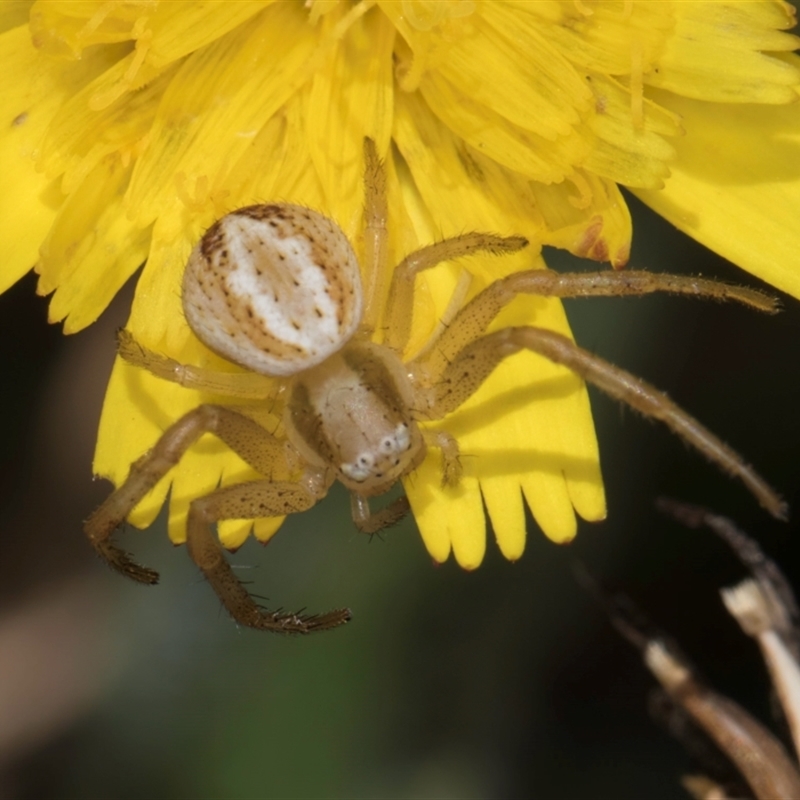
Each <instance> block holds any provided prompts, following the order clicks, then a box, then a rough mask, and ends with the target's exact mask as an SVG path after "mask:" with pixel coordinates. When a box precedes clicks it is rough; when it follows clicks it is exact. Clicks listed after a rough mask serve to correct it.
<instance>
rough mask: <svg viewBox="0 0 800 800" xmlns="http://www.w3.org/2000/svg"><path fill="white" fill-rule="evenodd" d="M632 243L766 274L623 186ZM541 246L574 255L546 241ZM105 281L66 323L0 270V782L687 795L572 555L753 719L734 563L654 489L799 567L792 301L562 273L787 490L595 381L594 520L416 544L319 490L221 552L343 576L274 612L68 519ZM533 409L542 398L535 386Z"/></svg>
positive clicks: (271, 571) (90, 484)
mask: <svg viewBox="0 0 800 800" xmlns="http://www.w3.org/2000/svg"><path fill="white" fill-rule="evenodd" d="M631 204H632V205H633V207H634V213H635V217H636V219H635V230H636V238H635V241H634V250H633V257H632V261H631V267H635V268H647V269H653V270H659V271H673V272H682V273H693V274H697V273H702V274H704V275H706V276H714V277H719V278H722V279H726V280H732V281H737V282H741V283H749V284H753V285H758V282H757V281H756V280H755V279H753V278H751V277H750V276H748V275H745V274H744V273H742V272H741V271H739V270H737V269H736V268H734V267H732V266H731V265H729V264H727V263H726V262H725V261H724V260H722V259H720V258H718V257H716V256H715V255H714V254H712V253H709V252H708V251H707V250H705V249H704V248H703V247H701V246H700V245H698V244H696V243H695V242H693V241H691V240H689V239H687V238H686V237H684V236H682V235H681V234H679V233H677V232H676V231H675V230H674V229H672V228H671V227H670V226H669V225H668V224H667V223H665V222H664V221H663V220H661V219H659V218H658V217H656V216H655V215H653V214H652V213H651V212H649V211H648V210H647V209H645V208H643V207H642V206H640V205H639V204H638V203H637V202H636V201H635V200H633V199H632V200H631ZM546 255H547V258H548V260H549V262H550V263H551V264H552V265H553V266H554V267H556V268H558V269H570V268H573V269H575V268H586V266H587V265H585V264H581V263H579V262H577V261H575V260H573V259H569V258H566V257H564V255H563V254H560V253H555V252H549V253H547V254H546ZM129 292H130V287H129V289H128V295H127V296H121V297H120V298H118V301H117V302H116V303H115V305H114V307H113V308H111V309H110V310H109V311H108V312H107V313H106V314H105V315H104V317H103V318H102V319H101V321H100V322H99V323H98V324H97V325H95V326H93V327H92V328H91V329H90V330H87V331H85V332H83V333H81V334H78V335H77V336H74V337H71V338H64V337H63V336H62V335H61V333H60V330H59V329H58V328H56V327H52V326H48V325H47V324H46V301H45V300H44V299H42V298H38V297H36V296H35V280H34V279H33V278H32V277H30V276H29V277H28V278H26V279H25V280H23V281H22V282H21V283H20V284H18V285H17V286H15V287H13V288H12V289H11V290H10V291H9V292H8V293H6V294H5V295H3V296H2V297H0V354H1V355H0V357H1V358H2V368H3V373H2V374H3V377H4V386H5V391H4V392H3V393H2V396H1V397H0V403H1V404H2V442H3V444H2V448H0V455H1V458H0V470H1V471H2V472H1V473H0V476H1V478H2V480H1V481H0V493H1V494H0V497H1V499H0V504H1V506H0V511H1V512H2V516H1V517H0V526H2V535H1V536H0V709H2V713H0V798H10V799H12V800H27V799H28V798H41V797H48V798H95V797H97V798H120V800H125V799H127V798H139V797H143V796H147V797H154V798H161V797H163V798H178V797H181V798H184V797H185V798H262V797H263V798H277V797H289V798H291V797H297V798H300V797H355V798H367V797H384V798H495V797H508V798H515V797H520V798H522V797H532V796H536V797H547V798H586V797H592V798H614V800H623V799H624V798H642V797H648V798H652V799H653V800H657V798H681V797H686V796H687V795H685V794H684V792H683V790H682V789H681V788H680V785H679V783H678V780H679V777H680V775H681V774H682V773H683V772H685V771H687V769H688V768H689V759H688V757H687V756H686V754H685V753H684V751H683V749H682V748H681V746H680V745H679V744H678V743H676V742H674V741H672V740H671V739H670V738H669V736H668V735H667V734H666V733H664V732H663V731H662V730H661V729H660V728H659V727H658V726H657V725H656V724H654V723H653V721H652V720H651V719H650V718H649V716H648V713H647V707H646V706H647V695H648V692H649V691H650V690H651V688H652V687H653V685H654V681H653V680H652V678H651V677H650V676H649V674H648V673H646V671H645V669H644V667H643V666H642V665H641V663H640V661H639V658H638V656H637V654H636V653H635V652H634V651H633V650H632V649H630V648H629V647H628V645H626V643H624V642H623V641H622V640H620V639H619V638H618V637H617V635H616V634H615V633H614V631H613V630H612V628H611V627H610V625H609V624H608V621H607V620H606V619H605V617H604V614H603V611H602V610H601V609H600V608H599V607H598V605H597V604H596V603H595V602H594V600H593V599H592V598H591V597H590V596H588V595H587V594H586V593H585V592H584V591H583V590H582V589H580V588H579V586H578V585H577V583H576V581H575V579H574V578H573V573H572V568H573V564H574V563H575V562H576V561H580V562H582V563H583V564H585V565H586V567H587V568H588V569H589V570H590V571H591V572H592V573H593V574H595V575H596V576H597V577H599V578H601V579H603V580H604V581H607V582H608V583H609V585H611V586H613V587H615V588H621V589H624V590H625V591H626V592H627V593H628V594H629V595H630V596H632V597H633V598H635V600H636V601H637V602H638V603H639V604H640V605H641V606H642V607H643V608H644V609H646V610H647V612H648V613H649V615H650V617H651V618H652V619H653V620H654V621H655V622H657V623H658V624H659V625H661V626H663V627H664V628H665V629H666V630H668V631H669V632H670V633H672V634H673V635H674V636H675V637H676V638H677V639H678V640H679V641H680V643H681V644H682V646H683V649H684V650H685V651H686V653H687V654H689V655H690V656H691V657H692V658H693V659H694V662H695V663H696V664H697V665H698V666H699V667H700V668H701V669H702V670H703V673H704V675H705V676H706V678H707V679H708V680H709V681H710V682H712V683H713V684H714V685H715V686H716V687H717V689H719V690H720V691H722V692H725V693H728V694H730V695H731V696H733V697H735V698H736V699H737V700H739V701H740V702H741V703H743V704H744V705H745V706H747V707H748V708H749V709H750V710H752V711H753V712H754V713H756V714H757V715H758V716H759V717H760V718H761V719H763V720H769V704H768V681H767V679H766V676H765V673H764V669H763V667H762V665H761V663H760V661H759V658H758V654H757V651H756V649H755V645H754V644H753V643H752V642H751V641H750V640H748V639H745V638H744V636H743V635H741V633H740V632H739V630H738V628H737V627H736V625H735V623H734V622H733V621H732V620H731V619H730V618H728V617H727V615H726V614H725V612H724V611H723V608H722V604H721V601H720V599H719V596H718V589H719V587H721V586H725V585H730V584H731V583H734V582H736V581H737V580H739V579H740V578H741V577H742V576H743V574H744V573H743V570H742V568H741V567H740V566H739V564H738V562H737V561H736V560H735V559H734V557H733V556H732V555H731V554H730V553H729V552H728V551H727V550H726V548H725V547H724V546H723V545H722V544H721V543H720V542H719V541H718V540H716V539H715V538H714V537H713V536H712V535H711V534H706V533H701V532H697V531H688V530H684V529H682V528H680V527H679V526H678V525H677V524H675V523H673V522H671V521H669V520H667V519H665V518H663V517H661V516H660V515H659V514H658V513H657V512H656V511H655V509H654V506H653V503H654V500H655V498H656V497H657V496H658V495H662V494H665V495H669V496H672V497H676V498H681V499H683V500H686V501H690V502H695V503H699V504H703V505H706V506H708V507H710V508H712V509H715V510H716V511H718V512H720V513H724V514H726V515H728V516H731V517H733V518H735V519H736V520H737V521H738V522H739V524H740V525H741V527H743V528H744V529H746V530H747V531H749V532H750V533H751V534H752V535H754V536H755V537H756V538H757V539H758V540H759V541H760V542H761V543H762V544H763V546H764V547H765V549H766V550H767V551H768V552H769V553H770V554H771V555H772V556H773V557H774V558H775V559H776V560H777V561H778V562H779V563H780V564H781V565H782V567H783V568H784V569H785V571H786V572H787V574H788V576H789V577H790V579H792V581H793V582H794V583H795V585H798V583H800V564H799V563H798V557H797V556H798V552H800V551H799V550H798V534H800V531H798V516H797V512H796V508H797V506H798V500H800V468H799V467H798V454H799V453H800V449H799V448H798V444H800V414H798V409H800V380H798V373H797V364H798V362H797V357H798V352H800V303H798V302H797V301H795V300H792V299H789V298H786V301H785V311H784V312H783V314H781V315H780V316H779V317H765V316H760V315H758V314H756V313H754V312H750V311H747V310H744V309H739V308H735V307H732V306H722V305H715V304H709V303H702V302H695V301H691V300H685V299H675V298H658V297H653V298H647V299H641V300H616V299H609V300H583V301H571V302H569V303H568V304H567V311H568V314H569V316H570V319H571V321H572V325H573V329H574V333H575V336H576V339H577V341H578V342H580V343H581V344H582V345H583V346H585V347H587V348H589V349H591V350H594V351H596V352H598V353H599V354H601V355H603V356H604V357H606V358H607V359H609V360H611V361H613V362H615V363H617V364H619V365H620V366H624V367H625V368H626V369H628V370H630V371H632V372H634V373H636V374H638V375H641V376H643V377H645V378H647V379H648V380H650V381H652V382H653V383H655V384H656V385H657V386H659V387H661V388H663V389H665V390H666V391H667V392H668V393H669V394H670V395H671V396H672V397H673V398H674V399H676V400H677V401H678V402H680V403H681V404H682V405H683V406H684V407H685V408H687V409H688V410H690V411H691V412H692V413H693V414H695V415H696V416H697V417H698V418H699V419H700V420H702V421H703V422H705V423H706V424H707V425H708V426H709V427H711V428H712V429H713V430H714V431H715V432H717V433H718V434H720V435H721V436H722V437H723V438H724V439H726V440H727V441H728V442H730V443H731V444H732V445H733V446H735V447H736V448H737V449H738V450H739V451H740V452H742V453H744V454H745V455H746V456H747V457H748V458H749V459H750V460H751V462H752V463H753V464H755V465H756V466H757V467H758V469H759V470H760V471H761V472H762V474H763V475H765V476H766V477H767V478H768V479H769V480H770V481H771V482H772V483H773V484H774V485H775V486H776V487H778V488H779V489H780V490H782V491H783V492H784V493H785V496H786V497H787V499H788V500H789V501H790V502H791V503H792V506H793V509H795V510H794V512H793V517H792V520H791V521H790V523H789V524H788V525H787V524H781V523H778V522H775V521H773V520H771V519H770V518H769V517H768V516H767V515H766V514H765V513H764V512H762V511H761V510H760V509H759V508H758V506H757V505H756V504H755V502H754V501H753V500H752V499H751V498H750V496H749V495H748V494H747V493H746V492H745V490H744V489H743V488H742V487H741V486H740V485H739V484H738V483H735V482H732V481H730V480H729V479H727V478H726V477H724V476H722V475H720V474H718V473H717V471H716V470H715V469H714V468H713V467H711V466H709V465H708V464H707V463H705V462H704V461H703V460H702V459H701V458H700V457H699V456H697V455H696V454H695V453H693V452H688V451H687V449H686V448H685V447H684V445H682V444H681V443H680V442H679V441H677V440H676V439H674V438H673V437H671V436H670V435H669V434H668V433H667V432H666V431H665V430H664V429H663V428H662V427H661V426H658V425H655V424H653V423H650V422H647V421H645V420H642V419H641V418H639V417H637V416H635V415H634V414H632V413H631V412H628V411H625V410H623V409H621V408H620V407H619V406H618V405H617V404H615V403H613V402H611V401H609V400H607V399H606V398H605V397H602V396H599V395H597V393H593V396H592V402H593V407H594V411H595V419H596V423H597V428H598V436H599V439H600V447H601V453H602V459H603V470H604V475H605V480H606V487H607V492H608V502H609V517H608V520H607V521H606V522H604V523H601V524H591V525H590V524H586V523H582V524H581V526H580V531H579V535H578V538H577V539H576V541H575V542H574V543H573V544H571V545H569V546H557V545H554V544H552V543H551V542H549V541H547V540H546V539H545V538H544V537H543V536H542V535H541V533H540V532H539V531H538V530H537V529H536V526H535V524H534V523H533V522H531V524H530V533H529V541H528V545H527V549H526V552H525V555H524V557H523V558H522V560H521V561H519V562H518V563H516V564H509V563H508V562H506V561H504V560H503V558H502V557H501V556H500V555H499V553H498V551H497V549H496V547H495V546H494V544H493V543H490V545H489V548H488V555H487V558H486V561H485V563H484V564H483V566H482V567H481V568H480V569H479V570H477V571H476V572H474V573H471V574H470V573H466V572H463V571H462V570H460V569H459V568H458V567H457V566H456V565H455V564H454V563H453V562H452V560H451V561H450V562H448V563H446V564H444V565H442V566H440V567H435V566H434V565H432V563H431V561H430V558H429V557H428V556H427V554H426V552H425V549H424V547H423V545H422V542H421V540H420V539H419V536H418V534H417V533H416V531H415V529H414V525H413V522H409V521H407V522H406V523H404V524H403V525H401V526H400V527H398V528H396V529H393V530H391V531H390V532H389V533H388V534H387V535H386V536H385V537H384V540H383V541H378V540H375V541H372V542H369V541H368V540H367V538H366V537H363V536H360V535H356V533H355V531H354V528H353V526H352V523H351V522H350V520H349V511H348V508H347V502H346V497H345V496H344V493H343V492H339V491H334V492H332V494H331V496H330V497H328V498H327V499H326V500H325V501H324V502H323V503H321V504H319V505H318V506H317V507H316V508H315V509H313V510H312V511H310V512H308V513H306V514H303V515H301V516H298V517H297V518H295V519H292V520H290V521H289V522H288V523H287V524H286V525H285V527H284V528H283V529H282V530H281V532H280V533H279V534H278V536H277V537H276V539H275V540H274V541H273V542H272V543H271V544H270V545H269V547H268V548H266V549H265V548H262V547H261V546H260V545H258V544H256V543H255V542H253V541H251V542H249V543H248V544H247V545H246V546H245V547H243V548H242V549H241V550H240V551H239V552H238V553H236V554H235V555H234V556H233V557H232V560H233V562H234V563H235V564H238V565H242V566H243V567H247V568H250V572H249V573H248V577H250V576H252V579H253V580H254V581H255V585H256V587H258V588H256V589H255V590H256V591H260V592H261V593H263V594H265V595H269V596H271V597H273V598H276V599H277V600H278V602H280V603H281V604H283V605H285V606H286V607H290V608H292V607H301V606H308V607H309V608H310V609H313V610H324V609H326V608H331V607H334V606H340V605H349V606H350V607H351V608H352V609H353V612H354V620H353V622H352V623H351V624H350V625H349V626H347V627H346V628H344V629H341V630H338V631H335V632H331V633H328V634H322V635H318V636H313V637H309V638H306V639H287V638H280V637H277V636H270V635H266V634H259V633H257V632H253V631H249V630H240V629H237V628H236V626H235V625H234V624H233V623H232V622H231V621H230V620H229V619H228V618H227V617H226V616H225V615H224V613H221V612H220V610H219V607H218V603H217V601H216V599H215V597H214V595H213V593H212V592H211V591H210V589H209V588H208V587H207V586H206V585H204V583H203V582H202V580H200V579H199V577H198V574H197V572H196V570H195V569H194V568H193V566H192V565H191V563H190V561H189V558H188V556H187V554H186V552H185V551H184V549H183V548H173V547H172V546H171V545H170V544H169V542H168V541H167V538H166V534H165V530H164V525H163V520H161V521H160V522H158V523H157V524H156V525H155V526H154V527H153V528H152V529H151V530H150V531H148V532H145V533H139V532H136V531H132V532H130V533H128V534H126V538H125V543H126V545H127V546H128V547H130V548H132V549H134V550H135V552H136V553H137V556H139V557H140V558H141V560H142V561H143V562H144V563H146V564H148V565H152V566H155V567H158V568H159V569H160V570H161V573H162V583H161V584H160V585H159V586H157V587H152V588H148V587H139V586H135V585H133V584H129V583H128V582H126V581H125V580H124V579H122V578H120V577H118V576H116V575H114V574H112V573H111V572H110V571H108V570H107V569H106V568H105V567H104V565H102V564H101V563H100V562H99V561H97V560H96V559H95V558H94V556H93V555H92V553H91V551H90V548H89V547H88V545H87V544H86V543H85V541H84V537H83V533H82V530H81V521H82V519H83V518H84V517H86V516H87V515H88V513H89V512H90V511H91V510H92V509H93V508H94V506H96V505H97V504H98V503H99V502H100V501H101V500H102V499H103V498H104V497H105V496H106V494H107V493H108V489H109V487H108V484H105V483H104V482H102V481H92V477H91V457H92V449H93V443H94V436H95V430H96V425H97V420H98V417H99V411H100V405H101V399H102V394H103V389H104V386H105V382H106V380H107V376H108V373H109V371H110V367H111V362H112V358H113V351H114V330H115V328H116V327H118V326H120V325H122V324H123V323H124V320H125V316H126V304H127V303H129V302H130V293H129ZM532 413H535V409H532Z"/></svg>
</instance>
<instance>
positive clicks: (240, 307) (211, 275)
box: [183, 203, 362, 375]
mask: <svg viewBox="0 0 800 800" xmlns="http://www.w3.org/2000/svg"><path fill="white" fill-rule="evenodd" d="M361 308H362V292H361V275H360V272H359V267H358V261H357V259H356V256H355V253H354V252H353V248H352V247H351V245H350V242H349V241H348V240H347V237H346V236H345V234H344V232H343V231H342V229H341V228H340V227H339V226H338V225H337V224H336V223H335V222H334V221H333V220H332V219H329V218H328V217H325V216H323V215H322V214H320V213H318V212H316V211H312V210H311V209H310V208H305V207H303V206H296V205H291V204H288V203H276V204H271V205H259V206H248V207H246V208H240V209H238V210H237V211H234V212H232V213H230V214H227V215H226V216H224V217H222V219H220V220H219V221H218V222H216V223H214V225H212V226H211V227H210V228H209V229H208V230H207V231H206V233H205V234H204V236H203V238H202V239H201V240H200V242H199V243H198V245H197V246H196V247H195V248H194V250H193V251H192V254H191V256H190V257H189V262H188V264H187V265H186V271H185V272H184V276H183V310H184V314H185V315H186V319H187V321H188V323H189V325H190V327H191V328H192V330H193V331H194V332H195V334H196V335H197V337H198V338H199V339H200V340H201V341H202V342H203V343H204V344H205V345H207V346H208V347H210V348H211V349H212V350H214V351H215V352H216V353H219V355H221V356H223V357H224V358H227V359H228V360H229V361H232V362H234V363H236V364H239V365H241V366H243V367H246V368H247V369H250V370H252V371H253V372H259V373H262V374H264V375H293V374H295V373H297V372H301V371H302V370H305V369H308V368H309V367H313V366H315V365H316V364H319V363H321V362H322V361H324V360H325V359H326V358H328V357H329V356H330V355H332V354H333V353H335V352H336V351H337V350H339V349H340V348H341V347H342V345H344V344H345V342H347V341H348V339H350V337H351V336H352V335H353V333H355V330H356V328H357V327H358V324H359V322H360V320H361Z"/></svg>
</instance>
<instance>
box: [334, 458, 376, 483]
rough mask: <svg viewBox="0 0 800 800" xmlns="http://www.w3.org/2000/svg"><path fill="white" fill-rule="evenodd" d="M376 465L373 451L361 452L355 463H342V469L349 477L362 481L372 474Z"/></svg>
mask: <svg viewBox="0 0 800 800" xmlns="http://www.w3.org/2000/svg"><path fill="white" fill-rule="evenodd" d="M374 466H375V458H374V457H373V456H372V454H371V453H359V455H358V456H357V458H356V460H355V461H354V462H353V463H351V464H342V465H341V467H340V469H341V470H342V472H343V473H344V474H345V475H347V477H348V478H350V479H351V480H354V481H357V482H359V483H361V482H363V481H365V480H366V479H367V478H369V477H370V476H371V475H372V468H373V467H374Z"/></svg>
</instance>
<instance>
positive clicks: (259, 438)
mask: <svg viewBox="0 0 800 800" xmlns="http://www.w3.org/2000/svg"><path fill="white" fill-rule="evenodd" d="M204 433H213V434H215V435H216V436H218V437H219V438H220V439H222V441H224V442H225V443H226V444H227V445H228V446H229V447H230V448H231V449H232V450H234V451H235V452H236V453H238V454H239V455H240V456H241V457H242V458H243V459H244V460H245V461H246V462H247V463H249V464H250V465H251V466H252V467H253V468H254V469H256V471H258V472H260V473H261V474H263V475H269V474H270V472H271V470H272V468H273V467H274V466H275V464H276V463H280V462H279V459H283V458H285V450H284V446H283V444H282V443H281V442H279V441H278V440H277V439H275V438H274V437H273V436H272V435H271V434H270V433H269V432H268V431H266V430H265V429H264V428H262V427H261V426H260V425H258V424H256V423H255V422H253V421H252V420H251V419H248V418H247V417H244V416H242V415H241V414H238V413H237V412H235V411H233V410H231V409H229V408H225V407H224V406H212V405H202V406H198V407H197V408H195V409H193V410H192V411H190V412H189V413H188V414H185V415H184V416H183V417H181V418H180V419H179V420H178V421H177V422H175V423H174V424H173V425H171V426H170V427H169V428H167V430H166V431H164V433H163V434H162V435H161V438H160V439H159V440H158V441H157V442H156V444H155V446H154V447H153V449H152V450H150V451H149V452H148V453H145V455H143V456H142V457H141V458H140V459H138V461H135V462H134V463H133V464H132V465H131V470H130V472H129V473H128V477H127V478H126V479H125V482H124V483H123V484H122V485H121V486H120V487H119V488H118V489H117V490H116V491H115V492H113V493H112V494H111V495H109V497H107V498H106V500H105V501H104V502H103V503H102V504H101V505H100V507H99V508H98V509H97V510H96V511H94V513H93V514H92V515H91V516H90V517H89V519H87V520H86V523H85V524H84V530H85V531H86V535H87V536H88V537H89V541H90V542H91V543H92V545H93V547H94V549H95V550H96V551H97V553H98V555H100V557H101V558H103V560H104V561H106V563H107V564H108V565H109V566H111V567H112V568H113V569H115V570H117V572H120V573H122V574H123V575H126V576H127V577H129V578H131V579H133V580H135V581H138V582H139V583H149V584H153V583H157V582H158V573H157V572H155V571H154V570H152V569H148V568H147V567H142V566H140V565H139V564H137V563H135V562H134V561H133V560H131V558H130V556H129V555H128V554H127V553H126V552H125V551H124V550H121V549H120V548H119V547H117V546H116V545H114V544H113V542H112V541H111V537H112V534H113V533H114V531H115V530H116V529H117V528H118V527H119V526H120V525H121V524H122V522H123V521H124V520H125V518H126V517H127V516H128V515H129V514H130V513H131V511H133V509H134V508H135V507H136V506H137V505H138V503H139V502H140V501H141V500H142V499H143V498H144V496H145V495H146V494H147V493H148V492H149V491H150V490H151V489H152V488H153V487H154V486H155V485H156V483H158V481H159V480H161V478H162V477H163V476H164V475H166V473H167V472H169V470H170V469H171V468H172V467H174V466H175V465H176V464H177V463H178V461H180V459H181V457H182V456H183V454H184V453H185V452H186V450H187V449H188V448H189V447H190V446H191V445H192V443H193V442H195V441H197V439H199V438H200V437H201V436H202V435H203V434H204Z"/></svg>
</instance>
